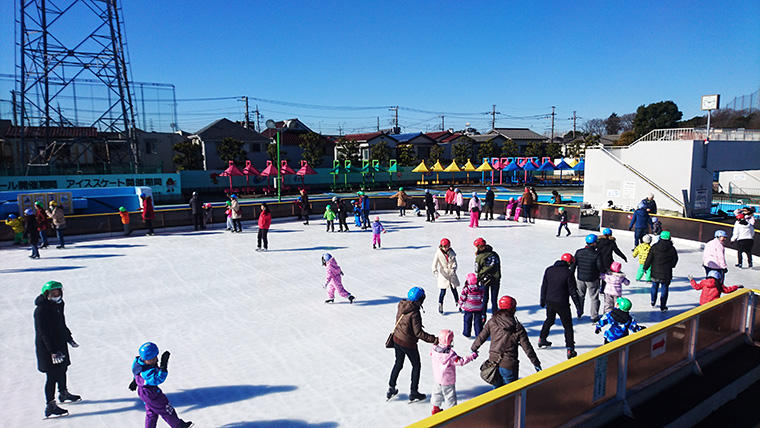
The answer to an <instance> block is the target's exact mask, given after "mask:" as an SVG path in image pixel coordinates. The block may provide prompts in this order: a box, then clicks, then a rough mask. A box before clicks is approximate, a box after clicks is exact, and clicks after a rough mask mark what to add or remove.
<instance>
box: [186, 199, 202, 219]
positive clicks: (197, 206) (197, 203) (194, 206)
mask: <svg viewBox="0 0 760 428" xmlns="http://www.w3.org/2000/svg"><path fill="white" fill-rule="evenodd" d="M188 204H189V205H190V212H192V213H193V215H197V214H200V213H201V205H203V204H201V198H199V197H198V195H193V196H192V197H191V198H190V202H189V203H188Z"/></svg>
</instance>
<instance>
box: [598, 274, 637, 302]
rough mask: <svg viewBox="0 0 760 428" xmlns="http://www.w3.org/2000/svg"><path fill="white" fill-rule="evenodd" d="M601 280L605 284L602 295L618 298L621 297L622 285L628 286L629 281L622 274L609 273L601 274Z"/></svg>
mask: <svg viewBox="0 0 760 428" xmlns="http://www.w3.org/2000/svg"><path fill="white" fill-rule="evenodd" d="M602 278H603V279H604V281H605V282H606V283H607V286H605V287H604V294H606V295H608V296H617V297H620V296H622V295H623V285H628V284H630V283H631V281H629V280H628V278H626V277H625V274H624V273H623V272H609V273H605V274H602Z"/></svg>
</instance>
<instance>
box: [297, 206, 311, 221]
mask: <svg viewBox="0 0 760 428" xmlns="http://www.w3.org/2000/svg"><path fill="white" fill-rule="evenodd" d="M301 217H303V219H304V223H306V224H309V210H308V209H306V208H301ZM301 217H298V219H299V220H301Z"/></svg>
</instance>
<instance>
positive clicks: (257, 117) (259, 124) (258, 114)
mask: <svg viewBox="0 0 760 428" xmlns="http://www.w3.org/2000/svg"><path fill="white" fill-rule="evenodd" d="M254 113H256V132H261V123H259V118H260V117H261V112H260V111H259V105H258V104H256V111H255V112H254Z"/></svg>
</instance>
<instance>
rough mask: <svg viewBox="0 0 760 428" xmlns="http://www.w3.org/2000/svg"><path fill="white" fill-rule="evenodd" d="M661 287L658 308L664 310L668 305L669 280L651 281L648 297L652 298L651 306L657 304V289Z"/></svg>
mask: <svg viewBox="0 0 760 428" xmlns="http://www.w3.org/2000/svg"><path fill="white" fill-rule="evenodd" d="M660 286H662V291H661V292H660V308H664V307H666V306H667V305H668V287H670V280H667V281H655V280H654V279H653V280H652V288H651V289H650V290H649V294H650V297H651V298H652V305H653V306H654V304H655V303H657V289H659V288H660Z"/></svg>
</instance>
